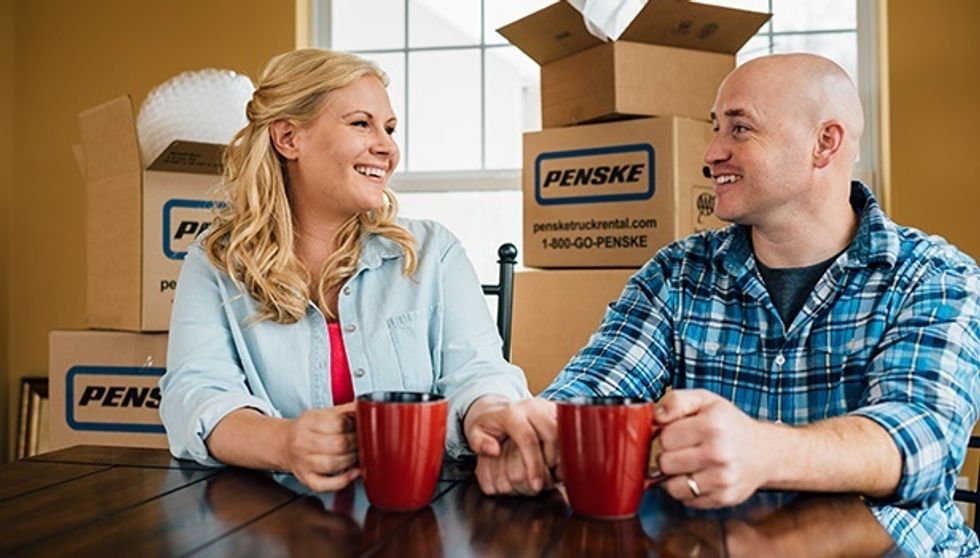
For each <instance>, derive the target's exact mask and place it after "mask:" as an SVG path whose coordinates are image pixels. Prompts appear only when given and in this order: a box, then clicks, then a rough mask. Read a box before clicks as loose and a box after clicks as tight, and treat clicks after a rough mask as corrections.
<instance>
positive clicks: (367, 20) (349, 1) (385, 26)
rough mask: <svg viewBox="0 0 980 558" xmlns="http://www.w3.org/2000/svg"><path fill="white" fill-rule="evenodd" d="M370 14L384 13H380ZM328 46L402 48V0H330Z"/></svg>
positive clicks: (354, 48) (367, 48)
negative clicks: (380, 15)
mask: <svg viewBox="0 0 980 558" xmlns="http://www.w3.org/2000/svg"><path fill="white" fill-rule="evenodd" d="M373 14H384V17H376V16H374V15H373ZM329 46H330V48H335V49H337V50H382V49H392V48H405V3H404V2H403V1H402V0H332V2H330V45H329Z"/></svg>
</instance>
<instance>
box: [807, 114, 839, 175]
mask: <svg viewBox="0 0 980 558" xmlns="http://www.w3.org/2000/svg"><path fill="white" fill-rule="evenodd" d="M846 133H847V132H846V131H845V130H844V126H843V125H842V124H841V123H840V122H837V121H836V120H831V121H829V122H824V123H823V125H821V126H820V130H818V132H817V143H816V145H815V146H814V149H813V164H814V166H815V167H817V168H818V169H822V168H825V167H827V165H829V164H830V163H831V162H832V161H833V160H834V158H835V157H836V156H837V154H838V153H839V152H840V150H841V148H842V147H843V146H844V136H845V134H846Z"/></svg>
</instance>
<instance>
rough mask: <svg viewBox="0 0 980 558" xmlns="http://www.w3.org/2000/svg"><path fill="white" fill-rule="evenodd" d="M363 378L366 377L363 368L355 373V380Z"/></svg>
mask: <svg viewBox="0 0 980 558" xmlns="http://www.w3.org/2000/svg"><path fill="white" fill-rule="evenodd" d="M363 376H364V369H363V368H358V369H357V370H355V371H354V377H355V378H361V377H363Z"/></svg>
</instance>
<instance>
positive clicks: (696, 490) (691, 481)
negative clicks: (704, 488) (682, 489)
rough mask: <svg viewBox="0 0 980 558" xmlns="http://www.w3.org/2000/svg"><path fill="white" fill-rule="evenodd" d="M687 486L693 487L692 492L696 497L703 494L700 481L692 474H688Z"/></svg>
mask: <svg viewBox="0 0 980 558" xmlns="http://www.w3.org/2000/svg"><path fill="white" fill-rule="evenodd" d="M687 487H688V488H689V489H691V494H693V495H694V497H695V498H698V497H700V496H701V487H700V486H698V481H696V480H694V477H692V476H691V475H687Z"/></svg>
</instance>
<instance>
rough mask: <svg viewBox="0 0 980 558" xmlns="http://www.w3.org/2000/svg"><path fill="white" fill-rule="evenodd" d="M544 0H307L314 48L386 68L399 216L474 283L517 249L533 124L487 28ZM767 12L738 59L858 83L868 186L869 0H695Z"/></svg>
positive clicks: (518, 55) (507, 54) (872, 124)
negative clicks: (811, 62)
mask: <svg viewBox="0 0 980 558" xmlns="http://www.w3.org/2000/svg"><path fill="white" fill-rule="evenodd" d="M552 1H553V0H316V1H315V4H314V6H315V13H314V19H315V22H316V25H315V27H316V28H315V31H314V41H315V44H317V45H320V46H323V47H327V48H334V49H338V50H345V51H349V52H354V53H357V54H358V55H360V56H363V57H365V58H368V59H371V60H374V61H375V62H377V63H378V64H379V65H380V66H381V67H382V68H383V69H384V70H385V72H387V73H388V76H389V78H390V80H391V83H390V85H389V87H388V90H389V94H390V95H391V99H392V105H393V107H394V109H395V113H396V114H397V115H398V116H399V120H400V123H399V130H398V132H397V133H396V139H397V141H398V142H399V144H400V146H401V149H402V163H401V169H400V171H399V172H398V173H396V175H395V177H394V178H393V179H392V188H393V189H394V190H395V191H396V192H397V193H398V199H399V201H400V203H401V214H402V215H405V216H408V217H424V218H431V219H435V220H437V221H439V222H441V223H443V224H445V225H447V226H448V227H449V228H450V229H451V230H453V231H454V232H455V233H456V234H457V235H458V236H459V237H460V238H461V239H462V241H463V244H464V246H465V247H466V249H467V252H468V254H469V256H470V259H471V260H472V261H473V263H474V265H475V266H476V268H477V273H478V275H479V276H480V278H481V280H483V281H485V282H492V281H494V280H495V279H496V273H497V266H496V251H497V246H499V245H500V244H501V243H502V242H513V243H514V244H516V245H517V246H518V249H520V248H521V247H522V246H521V239H522V231H521V193H520V167H521V134H522V133H523V132H525V131H533V130H539V129H540V128H541V118H540V97H539V85H538V68H537V65H536V64H535V63H534V62H533V61H531V60H530V59H529V58H528V57H527V56H525V55H524V54H523V53H522V52H520V51H519V50H517V48H516V47H513V46H510V45H509V44H508V43H507V41H506V39H504V38H503V37H502V36H501V35H500V34H498V33H497V32H496V31H495V30H496V29H497V28H499V27H501V26H503V25H505V24H507V23H509V22H511V21H514V20H516V19H519V18H520V17H523V16H524V15H527V14H529V13H532V12H534V11H537V10H538V9H540V8H542V7H544V6H546V5H549V4H551V3H552ZM702 1H703V2H704V3H709V4H717V5H723V6H729V7H735V8H741V9H748V10H754V11H764V12H771V13H773V17H772V19H771V20H770V22H769V23H767V24H766V25H765V26H763V27H762V29H760V30H759V33H758V34H757V35H756V36H755V37H753V38H752V39H750V40H749V42H748V43H746V45H745V46H744V47H743V48H742V50H741V51H740V52H739V53H738V62H739V63H741V62H744V61H746V60H749V59H752V58H754V57H757V56H762V55H765V54H769V53H779V52H791V51H806V52H815V53H818V54H822V55H824V56H827V57H829V58H831V59H833V60H835V61H837V62H838V63H839V64H841V66H843V67H844V69H845V70H847V71H848V72H849V73H850V75H851V77H852V78H853V79H854V80H855V82H856V83H857V84H858V86H859V88H860V89H861V93H862V100H863V101H864V103H865V111H866V113H867V115H868V123H867V126H866V127H865V128H866V132H865V138H864V141H863V144H862V149H861V157H860V161H859V164H858V170H857V173H856V174H857V175H858V176H859V177H860V178H862V179H864V180H865V181H866V182H868V183H869V184H871V185H874V184H875V174H876V173H875V164H876V159H877V157H876V156H875V154H876V153H877V138H876V137H875V135H876V131H877V123H876V118H875V117H876V110H877V109H876V105H875V103H874V101H875V98H876V96H875V95H874V94H873V92H874V91H875V87H876V85H877V84H876V80H875V78H874V76H875V73H874V71H875V70H874V67H875V61H874V57H873V54H874V45H875V42H874V40H875V39H874V32H875V24H876V23H875V21H874V16H875V7H874V4H875V3H874V2H873V1H872V0H811V1H807V2H802V1H800V0H702Z"/></svg>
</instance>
